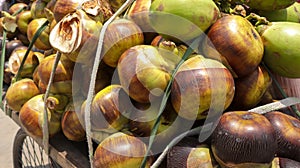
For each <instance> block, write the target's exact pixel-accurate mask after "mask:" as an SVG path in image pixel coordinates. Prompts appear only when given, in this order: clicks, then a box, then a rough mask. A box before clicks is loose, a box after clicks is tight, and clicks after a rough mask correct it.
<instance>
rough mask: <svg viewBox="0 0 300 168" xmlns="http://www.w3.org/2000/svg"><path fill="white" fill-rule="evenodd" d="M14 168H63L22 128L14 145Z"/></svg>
mask: <svg viewBox="0 0 300 168" xmlns="http://www.w3.org/2000/svg"><path fill="white" fill-rule="evenodd" d="M13 164H14V168H22V167H23V168H24V167H26V168H27V167H38V168H42V167H59V168H60V167H61V166H59V164H58V163H56V162H55V161H54V160H53V159H52V158H51V157H49V156H48V155H47V154H46V153H45V151H44V150H43V148H42V147H41V146H40V145H39V144H38V143H36V142H35V140H34V139H33V138H32V137H30V136H29V135H27V134H26V133H25V132H24V131H23V130H22V129H21V128H20V129H19V130H18V132H17V134H16V136H15V139H14V144H13Z"/></svg>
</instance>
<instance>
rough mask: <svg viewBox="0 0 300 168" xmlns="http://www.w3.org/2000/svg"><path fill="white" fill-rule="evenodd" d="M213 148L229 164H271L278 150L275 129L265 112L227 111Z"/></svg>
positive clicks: (215, 136)
mask: <svg viewBox="0 0 300 168" xmlns="http://www.w3.org/2000/svg"><path fill="white" fill-rule="evenodd" d="M212 151H213V154H214V156H215V158H216V159H217V160H218V162H220V160H221V161H222V162H223V163H225V164H244V163H253V164H255V163H256V164H263V165H264V164H267V165H268V164H270V163H271V162H272V160H273V159H274V157H275V153H276V151H277V143H276V136H275V130H274V129H273V126H272V124H271V123H270V122H269V121H268V119H267V118H266V117H264V116H263V115H261V114H257V113H253V112H248V111H230V112H226V113H224V114H223V115H222V117H221V119H220V121H219V124H218V126H217V127H216V129H215V130H214V132H213V134H212Z"/></svg>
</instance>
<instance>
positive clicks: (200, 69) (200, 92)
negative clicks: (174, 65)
mask: <svg viewBox="0 0 300 168" xmlns="http://www.w3.org/2000/svg"><path fill="white" fill-rule="evenodd" d="M233 96H234V79H233V77H232V75H231V73H230V71H229V70H228V69H227V68H226V67H225V66H224V65H223V64H221V63H220V62H218V61H216V60H212V59H207V58H204V57H203V56H201V55H197V56H194V57H192V58H190V59H188V60H186V61H185V62H184V63H183V64H182V65H181V66H180V67H179V69H178V71H177V73H176V75H175V79H174V83H173V84H172V88H171V102H172V104H173V107H174V109H175V111H176V112H177V113H178V115H179V116H181V117H183V118H186V119H190V120H194V119H204V118H206V116H207V112H208V111H209V109H214V110H217V111H218V112H216V113H222V112H223V110H225V109H226V108H227V107H228V106H229V105H230V103H231V101H232V99H233ZM213 100H215V101H213Z"/></svg>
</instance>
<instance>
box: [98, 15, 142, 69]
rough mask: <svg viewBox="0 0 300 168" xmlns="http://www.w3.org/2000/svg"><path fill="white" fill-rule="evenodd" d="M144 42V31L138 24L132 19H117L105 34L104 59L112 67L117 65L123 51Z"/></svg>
mask: <svg viewBox="0 0 300 168" xmlns="http://www.w3.org/2000/svg"><path fill="white" fill-rule="evenodd" d="M143 43H144V36H143V32H142V30H141V29H140V28H139V26H138V25H137V24H135V23H134V22H133V21H131V20H127V19H117V20H115V21H113V22H112V23H111V24H110V25H109V26H108V27H107V31H106V34H105V36H104V46H103V49H104V56H103V61H104V62H105V63H106V64H107V65H109V66H111V67H116V66H117V64H118V60H119V58H120V56H121V55H122V54H123V52H125V51H126V50H127V49H129V48H130V47H133V46H136V45H140V44H143Z"/></svg>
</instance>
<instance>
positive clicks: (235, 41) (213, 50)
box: [203, 15, 264, 77]
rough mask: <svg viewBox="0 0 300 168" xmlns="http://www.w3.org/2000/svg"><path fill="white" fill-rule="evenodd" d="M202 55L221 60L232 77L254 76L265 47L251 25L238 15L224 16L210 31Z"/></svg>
mask: <svg viewBox="0 0 300 168" xmlns="http://www.w3.org/2000/svg"><path fill="white" fill-rule="evenodd" d="M203 51H204V54H205V55H206V56H207V57H209V58H213V59H216V60H220V61H221V62H223V64H224V65H225V66H226V67H227V68H229V69H230V70H231V71H232V73H233V75H234V77H242V76H245V75H247V74H249V73H251V72H253V71H254V70H255V69H256V68H257V66H258V65H259V64H260V62H261V60H262V57H263V53H264V46H263V43H262V39H261V38H260V36H259V34H258V32H257V31H256V30H255V28H254V27H253V26H252V24H251V23H250V22H249V21H248V20H247V19H245V18H243V17H241V16H238V15H227V16H224V17H222V18H220V19H218V20H217V21H216V23H214V24H213V25H212V27H211V28H210V29H209V31H208V33H207V38H206V40H205V42H204V44H203Z"/></svg>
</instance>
